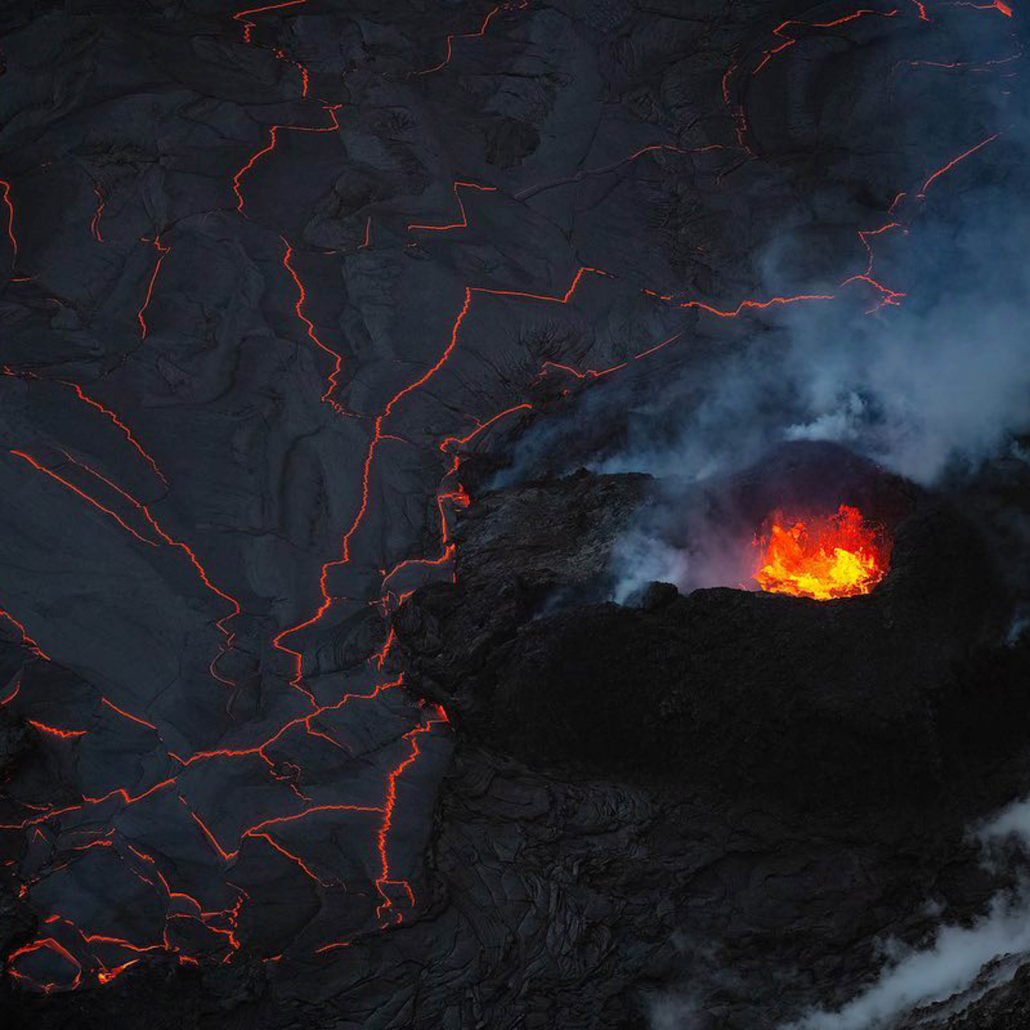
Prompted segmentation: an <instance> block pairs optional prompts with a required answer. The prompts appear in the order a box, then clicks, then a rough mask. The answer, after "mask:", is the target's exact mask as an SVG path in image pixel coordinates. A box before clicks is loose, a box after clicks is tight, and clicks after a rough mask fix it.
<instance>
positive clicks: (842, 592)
mask: <svg viewBox="0 0 1030 1030" xmlns="http://www.w3.org/2000/svg"><path fill="white" fill-rule="evenodd" d="M767 525H768V530H767V531H766V532H765V533H763V534H762V535H760V536H758V537H756V539H755V547H756V548H757V549H758V551H759V557H758V562H757V567H756V571H755V573H754V579H755V581H756V582H757V583H758V585H759V586H760V587H761V588H762V589H763V590H767V591H769V592H771V593H776V594H793V595H794V596H795V597H812V598H814V599H815V600H817V601H829V600H831V599H833V598H835V597H854V596H856V595H857V594H868V593H869V591H870V590H872V589H873V587H874V586H876V584H877V583H879V582H880V580H881V579H883V577H884V576H886V575H887V570H888V569H889V567H890V552H891V547H890V542H889V540H887V539H886V538H885V537H884V535H883V532H882V530H881V529H880V528H879V527H877V526H874V525H872V524H868V523H866V522H865V520H864V519H863V518H862V513H861V512H860V511H859V510H858V509H857V508H852V507H850V506H848V505H846V504H842V505H841V506H840V508H839V509H838V510H837V511H836V512H835V513H834V514H832V515H825V516H821V517H818V516H817V517H810V518H807V519H796V520H791V519H788V518H785V517H784V516H783V514H782V512H776V513H775V514H774V515H772V516H771V518H770V519H769V521H768V523H767Z"/></svg>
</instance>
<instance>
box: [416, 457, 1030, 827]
mask: <svg viewBox="0 0 1030 1030" xmlns="http://www.w3.org/2000/svg"><path fill="white" fill-rule="evenodd" d="M620 488H621V481H620V480H617V479H616V480H609V479H608V478H606V477H589V476H577V477H573V478H572V479H570V480H563V481H559V482H557V483H552V484H548V485H547V487H546V488H545V487H543V486H540V485H531V486H528V487H525V488H513V489H509V490H506V491H501V492H500V493H499V494H497V495H494V496H492V497H491V496H487V497H484V498H483V499H482V501H481V503H480V504H479V505H478V506H477V507H478V510H479V512H480V514H479V515H478V516H476V518H475V520H474V521H473V522H472V524H471V525H469V524H466V525H464V526H463V527H462V530H461V536H460V539H461V555H462V558H461V562H460V563H459V573H458V585H457V588H456V589H454V590H443V589H439V588H430V589H428V590H426V591H423V592H422V593H421V594H418V595H416V597H415V598H413V599H412V601H411V602H410V603H409V604H408V605H406V606H405V607H404V608H402V610H401V612H400V613H399V614H398V616H397V619H396V625H397V629H398V634H399V638H400V641H401V644H402V646H403V647H404V648H405V650H406V652H407V654H408V657H409V667H410V668H411V669H412V670H413V672H414V673H415V674H416V675H417V677H418V679H417V680H415V681H414V689H416V690H419V691H424V692H426V693H427V695H428V696H431V697H432V698H434V700H438V701H441V702H443V703H444V704H445V706H446V707H447V708H448V711H449V712H450V713H451V715H452V717H453V718H454V719H455V720H456V722H457V724H458V726H459V727H460V728H461V730H462V731H464V732H465V733H468V734H470V735H471V736H472V737H473V738H474V739H476V740H479V741H482V742H485V743H489V744H490V745H492V746H495V747H498V748H501V749H503V750H505V751H508V752H510V753H512V754H514V755H517V756H519V757H520V758H522V759H523V760H525V761H527V762H530V763H531V764H535V765H538V766H541V767H544V768H558V769H576V768H581V769H587V770H591V771H593V772H594V773H599V774H606V775H613V774H617V775H629V776H643V777H645V778H647V777H649V776H654V777H658V778H659V779H676V780H684V781H688V782H691V783H695V784H705V785H708V786H711V787H716V788H718V789H722V790H725V791H727V792H729V793H732V794H734V795H737V796H762V797H763V798H765V799H766V801H767V802H768V803H770V804H774V805H781V804H784V803H787V801H788V799H791V800H792V802H793V803H794V804H796V805H799V806H806V805H813V804H814V805H817V806H820V807H822V808H824V809H826V808H831V807H832V808H836V809H837V810H838V811H839V812H842V813H843V812H847V811H850V809H851V806H856V807H858V808H864V809H867V810H868V809H870V808H876V807H880V806H882V805H883V803H884V800H885V799H886V798H889V799H891V804H895V803H900V802H902V801H904V802H906V803H912V802H914V801H916V800H920V799H921V800H925V799H927V798H932V797H934V796H937V795H938V794H939V792H941V791H944V790H953V789H955V788H956V787H957V786H960V785H961V784H962V783H963V782H964V781H965V780H966V778H968V777H969V776H971V775H974V774H975V772H976V770H975V769H973V768H968V767H967V765H966V762H965V761H964V758H965V757H966V756H968V755H970V754H972V753H974V752H979V751H982V750H983V748H984V745H985V742H987V741H997V740H999V739H1000V738H1001V737H1005V738H1006V739H1008V737H1009V734H1008V729H1009V727H1010V726H1011V725H1012V724H1013V722H1015V723H1018V725H1020V726H1021V727H1024V728H1025V727H1026V726H1027V725H1028V723H1027V718H1028V715H1030V709H1028V708H1027V704H1026V702H1025V700H1024V697H1023V693H1022V691H1021V690H1019V689H1018V687H1016V685H1015V683H1012V682H1008V683H1006V684H1005V686H1004V687H1002V686H1000V685H998V684H992V683H990V682H989V681H988V680H987V678H986V677H985V678H984V680H983V681H981V682H980V683H978V684H971V683H970V682H969V681H968V679H967V678H963V677H962V676H960V675H959V673H958V671H957V670H958V668H959V665H960V663H962V662H964V661H966V660H967V659H968V658H969V657H970V656H971V655H974V654H977V655H980V656H981V661H982V655H983V654H985V653H988V652H990V651H991V650H992V649H995V650H997V649H998V648H999V646H1000V643H1001V640H1002V638H1003V636H1004V633H1005V629H1006V627H1007V623H1006V621H1005V620H1006V617H1007V612H1008V608H1007V606H1006V604H1005V592H1004V590H1003V588H1002V587H1001V585H1000V582H999V580H998V577H997V575H996V574H995V572H994V569H993V564H992V561H991V559H990V556H989V554H988V551H987V549H986V547H985V546H984V544H983V542H982V541H981V540H980V538H979V536H978V534H977V533H976V531H975V529H974V528H973V527H972V526H971V525H970V524H968V523H967V522H965V521H964V520H963V519H962V518H961V517H960V516H959V515H958V514H957V513H956V512H955V511H954V510H952V509H950V508H948V507H947V506H946V505H943V504H934V503H932V502H931V501H930V500H924V501H923V503H922V508H921V510H920V511H918V512H917V513H916V514H915V515H913V516H912V517H910V518H909V519H907V520H906V521H905V522H903V523H902V524H901V525H900V527H899V528H898V531H897V536H896V538H895V540H894V552H893V558H892V564H891V571H890V573H889V574H888V576H887V577H886V579H885V580H884V581H883V582H882V583H881V584H880V585H878V586H877V587H876V588H875V589H874V591H873V592H872V593H871V594H870V595H867V596H860V597H855V598H846V599H840V600H835V601H829V602H819V601H812V600H809V599H806V598H795V597H789V596H784V595H777V594H765V593H754V592H747V591H742V590H737V589H728V588H714V589H707V590H697V591H694V592H693V593H691V594H690V595H689V596H687V597H680V596H679V595H678V593H677V592H676V591H675V589H674V588H672V587H670V586H669V585H662V586H659V585H655V586H653V587H652V588H651V589H650V590H649V591H648V592H647V593H646V594H645V596H644V598H643V601H642V602H641V604H640V606H639V607H628V608H627V607H620V606H618V605H614V604H610V603H605V604H589V605H586V606H578V607H568V602H567V600H566V601H565V602H564V603H565V605H566V607H565V608H564V610H559V611H554V612H551V611H550V607H549V606H550V605H553V604H555V603H557V602H554V601H553V600H549V598H548V597H547V596H541V593H540V592H541V591H543V590H545V589H548V590H549V592H550V595H549V597H550V598H555V597H557V598H563V597H564V598H567V596H568V589H571V587H572V586H574V585H575V584H577V583H580V582H583V581H584V580H585V579H589V578H590V577H589V576H588V573H589V571H590V569H591V567H593V572H594V576H593V579H594V580H595V581H597V580H600V579H601V578H602V577H603V574H604V570H605V562H606V554H605V552H604V550H603V549H599V547H598V538H599V537H600V539H601V540H602V541H605V542H606V543H607V544H608V546H609V547H610V546H611V541H610V539H606V537H605V534H604V533H603V532H602V531H601V527H600V526H595V527H592V529H591V531H589V532H583V531H581V530H579V528H578V525H577V520H576V518H575V517H574V516H573V515H572V514H566V516H565V517H564V518H561V517H558V516H556V515H555V508H556V507H557V508H558V509H559V510H562V511H565V512H566V513H581V514H582V516H583V517H584V519H586V520H589V518H590V514H591V513H592V512H598V511H600V512H604V513H605V517H606V520H607V522H609V523H610V522H611V521H612V520H614V519H617V518H618V515H619V507H618V505H616V504H613V503H612V498H613V494H615V496H619V494H618V493H617V491H619V490H620ZM559 496H564V499H563V501H562V502H561V503H556V498H557V497H559ZM544 498H546V502H545V501H544ZM483 513H487V514H486V515H484V514H483ZM621 521H622V523H623V525H625V524H626V523H627V522H628V518H627V517H625V516H624V517H623V518H622V520H621ZM486 526H488V527H489V531H488V532H487V531H485V530H484V527H486ZM509 533H510V541H509V540H508V539H507V535H508V534H509ZM555 537H557V539H558V541H560V542H558V543H554V542H553V541H554V538H555ZM534 539H541V540H548V541H549V542H550V546H551V550H550V551H549V552H545V551H538V552H535V553H534V554H533V555H532V556H530V555H528V554H527V552H526V541H532V540H534ZM741 544H742V546H746V545H747V538H746V537H745V538H743V540H742V542H741ZM574 550H578V557H577V558H576V559H575V560H573V558H572V557H571V554H570V551H574ZM544 554H546V555H547V558H546V560H544V559H543V555H544ZM541 566H542V567H543V569H545V570H546V573H542V572H541ZM584 566H585V568H584ZM565 570H569V571H570V573H571V574H570V576H569V580H565V579H563V576H562V573H563V572H564V571H565ZM985 695H991V700H990V703H987V700H988V699H987V697H986V696H985ZM959 713H962V714H961V716H959ZM955 717H961V718H962V720H963V724H964V733H963V737H962V739H961V740H957V739H955V738H954V737H953V736H952V734H951V720H952V719H954V718H955ZM996 757H1001V756H1000V755H999V756H996Z"/></svg>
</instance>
